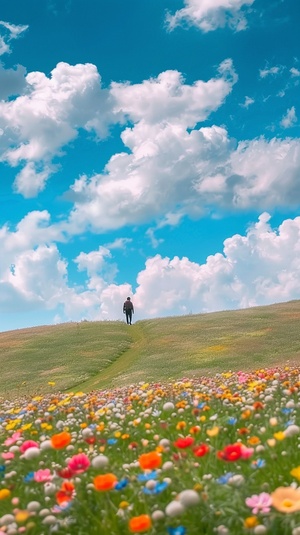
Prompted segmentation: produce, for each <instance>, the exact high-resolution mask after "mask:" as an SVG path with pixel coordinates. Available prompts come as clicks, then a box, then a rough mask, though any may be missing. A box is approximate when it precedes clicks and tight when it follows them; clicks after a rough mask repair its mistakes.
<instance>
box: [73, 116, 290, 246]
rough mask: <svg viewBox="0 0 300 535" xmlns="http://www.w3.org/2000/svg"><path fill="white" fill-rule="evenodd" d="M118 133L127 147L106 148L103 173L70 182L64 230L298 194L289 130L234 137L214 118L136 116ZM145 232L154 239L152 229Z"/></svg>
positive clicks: (283, 202)
mask: <svg viewBox="0 0 300 535" xmlns="http://www.w3.org/2000/svg"><path fill="white" fill-rule="evenodd" d="M122 139H123V141H124V143H125V145H126V146H127V147H128V148H130V150H131V152H130V153H125V152H124V153H119V154H116V155H114V156H113V158H111V160H110V161H109V163H108V164H107V166H106V169H105V173H104V174H100V175H95V176H93V177H91V178H88V177H86V176H82V177H80V178H79V179H78V180H76V181H75V183H74V184H73V186H72V192H73V196H74V197H73V198H74V209H73V210H72V212H71V215H70V218H69V223H68V228H69V232H70V233H76V232H80V231H82V230H83V229H85V228H92V229H93V230H94V231H97V232H99V231H100V232H102V231H104V230H105V229H117V228H121V227H123V226H124V225H130V224H131V225H132V224H137V223H142V222H143V223H144V222H151V221H153V220H156V221H160V220H161V219H162V218H163V219H164V217H165V214H166V213H171V214H173V219H172V220H173V222H174V224H176V221H177V220H178V218H180V217H183V216H184V215H188V216H190V217H201V216H203V215H204V214H205V213H207V211H208V210H211V209H212V208H214V209H217V210H219V211H222V210H224V209H230V210H236V211H239V210H242V209H245V208H249V209H251V208H255V209H256V208H257V207H259V208H260V209H262V210H266V209H271V208H274V207H275V206H296V205H297V204H299V202H300V190H299V187H298V178H297V177H298V175H299V170H300V140H299V139H297V138H296V139H291V138H286V139H277V138H274V139H271V140H267V139H265V138H264V137H261V138H258V139H254V140H250V141H241V142H239V143H238V144H236V143H235V141H234V140H231V139H230V138H229V136H228V133H227V131H226V130H225V129H224V128H221V127H218V126H212V127H202V128H199V129H197V128H196V129H194V130H192V131H190V132H189V131H188V130H186V129H185V128H184V127H182V126H180V125H177V124H170V123H167V124H163V123H162V124H159V125H153V126H152V125H151V126H150V125H147V124H145V123H144V122H143V121H141V122H140V123H139V124H137V125H135V126H134V127H133V128H127V129H126V130H125V131H124V132H123V134H122ZM170 221H171V220H170ZM151 232H152V231H151ZM148 235H149V237H150V239H152V240H153V239H154V241H153V243H154V242H155V236H154V234H153V232H152V234H151V233H150V231H149V233H148ZM155 243H156V245H157V242H155Z"/></svg>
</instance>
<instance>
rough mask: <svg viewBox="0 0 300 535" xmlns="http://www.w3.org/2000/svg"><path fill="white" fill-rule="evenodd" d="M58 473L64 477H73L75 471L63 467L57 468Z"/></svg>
mask: <svg viewBox="0 0 300 535" xmlns="http://www.w3.org/2000/svg"><path fill="white" fill-rule="evenodd" d="M56 473H57V475H58V476H59V477H61V478H63V479H71V477H73V475H74V473H73V472H72V470H70V468H69V467H65V468H61V469H60V470H56Z"/></svg>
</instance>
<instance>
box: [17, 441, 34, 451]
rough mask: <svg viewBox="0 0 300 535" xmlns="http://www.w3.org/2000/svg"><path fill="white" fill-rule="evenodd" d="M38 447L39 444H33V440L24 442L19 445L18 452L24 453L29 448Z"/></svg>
mask: <svg viewBox="0 0 300 535" xmlns="http://www.w3.org/2000/svg"><path fill="white" fill-rule="evenodd" d="M38 447H39V444H38V443H37V442H35V441H34V440H25V442H23V444H21V446H20V452H21V453H25V451H26V450H28V449H29V448H38Z"/></svg>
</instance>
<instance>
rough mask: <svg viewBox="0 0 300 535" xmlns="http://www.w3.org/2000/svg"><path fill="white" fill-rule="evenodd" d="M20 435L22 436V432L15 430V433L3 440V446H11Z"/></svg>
mask: <svg viewBox="0 0 300 535" xmlns="http://www.w3.org/2000/svg"><path fill="white" fill-rule="evenodd" d="M21 436H22V433H20V431H16V432H15V433H13V434H12V436H11V437H8V438H7V439H6V440H5V442H4V446H12V445H13V444H15V443H16V442H17V441H18V440H19V439H20V438H21Z"/></svg>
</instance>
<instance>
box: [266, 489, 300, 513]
mask: <svg viewBox="0 0 300 535" xmlns="http://www.w3.org/2000/svg"><path fill="white" fill-rule="evenodd" d="M271 498H272V505H273V507H275V509H277V511H280V512H281V513H294V512H295V511H300V491H299V490H296V489H293V487H278V488H277V489H276V490H274V492H272V493H271Z"/></svg>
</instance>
